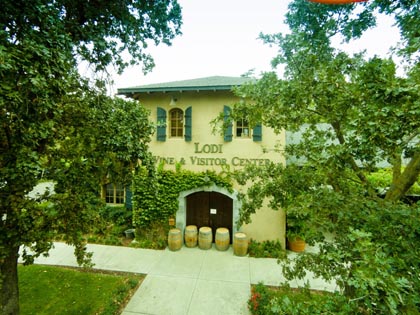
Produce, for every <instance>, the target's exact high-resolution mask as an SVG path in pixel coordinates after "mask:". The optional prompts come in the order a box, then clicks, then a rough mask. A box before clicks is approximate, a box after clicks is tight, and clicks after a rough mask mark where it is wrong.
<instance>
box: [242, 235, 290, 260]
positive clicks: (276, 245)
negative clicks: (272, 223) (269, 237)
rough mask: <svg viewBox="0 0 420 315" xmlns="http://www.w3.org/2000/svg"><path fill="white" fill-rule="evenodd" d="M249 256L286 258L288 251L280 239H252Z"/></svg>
mask: <svg viewBox="0 0 420 315" xmlns="http://www.w3.org/2000/svg"><path fill="white" fill-rule="evenodd" d="M248 252H249V256H251V257H256V258H284V257H286V251H285V250H284V248H282V246H281V244H280V242H279V241H263V242H257V241H255V240H252V239H251V241H250V243H249V247H248Z"/></svg>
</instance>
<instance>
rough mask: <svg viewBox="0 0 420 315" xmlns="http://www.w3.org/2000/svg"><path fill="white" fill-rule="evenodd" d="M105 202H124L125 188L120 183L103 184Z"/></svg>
mask: <svg viewBox="0 0 420 315" xmlns="http://www.w3.org/2000/svg"><path fill="white" fill-rule="evenodd" d="M105 202H106V203H110V204H118V205H119V204H124V202H125V190H124V186H123V185H121V184H107V185H106V186H105Z"/></svg>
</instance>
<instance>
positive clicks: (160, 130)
mask: <svg viewBox="0 0 420 315" xmlns="http://www.w3.org/2000/svg"><path fill="white" fill-rule="evenodd" d="M156 136H157V138H156V140H157V141H166V110H164V109H163V108H161V107H158V108H157V131H156Z"/></svg>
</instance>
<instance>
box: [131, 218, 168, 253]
mask: <svg viewBox="0 0 420 315" xmlns="http://www.w3.org/2000/svg"><path fill="white" fill-rule="evenodd" d="M169 229H170V226H169V225H168V223H167V222H152V223H150V224H149V225H148V226H142V227H138V228H137V229H136V240H135V242H132V243H131V244H130V246H133V247H139V248H150V249H165V248H166V247H167V245H168V232H169Z"/></svg>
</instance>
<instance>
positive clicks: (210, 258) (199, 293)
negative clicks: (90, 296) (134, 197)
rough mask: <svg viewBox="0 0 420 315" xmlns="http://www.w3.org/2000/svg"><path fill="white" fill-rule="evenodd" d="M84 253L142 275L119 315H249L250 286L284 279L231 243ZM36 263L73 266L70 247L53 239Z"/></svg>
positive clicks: (272, 264)
mask: <svg viewBox="0 0 420 315" xmlns="http://www.w3.org/2000/svg"><path fill="white" fill-rule="evenodd" d="M88 251H90V252H93V259H92V260H93V263H94V264H95V266H94V268H97V269H104V270H114V271H125V272H134V273H142V274H147V276H146V278H145V279H144V281H143V283H142V284H141V286H140V288H139V289H138V290H137V292H136V293H135V294H134V296H133V297H132V299H131V300H130V302H129V303H128V305H127V306H126V308H125V310H124V311H123V313H122V315H135V314H149V315H152V314H153V315H178V314H179V315H199V314H203V315H205V314H212V315H213V314H226V315H227V314H232V315H239V314H249V312H248V309H247V301H248V298H249V296H250V288H251V284H257V283H259V282H263V283H264V284H267V285H279V284H280V283H282V282H284V281H285V279H284V278H283V276H282V274H281V265H279V264H278V263H277V260H276V259H273V258H251V257H237V256H234V255H233V250H232V247H230V248H229V249H228V250H227V251H225V252H220V251H217V250H216V249H215V248H214V245H213V248H212V249H210V250H201V249H199V248H187V247H182V248H181V250H179V251H177V252H171V251H169V250H168V249H166V250H150V249H138V248H130V247H120V246H104V245H94V244H89V245H88ZM290 254H291V255H294V254H293V253H290ZM35 263H37V264H47V265H63V266H77V263H76V259H75V257H74V254H73V247H70V246H68V245H66V244H63V243H55V244H54V248H53V249H52V250H51V251H50V256H49V257H40V258H38V259H37V260H36V261H35ZM308 280H309V282H310V285H311V288H313V289H318V290H328V291H334V290H335V289H336V286H335V284H331V283H325V282H324V281H321V280H319V279H313V278H309V279H308ZM290 285H291V286H292V287H296V286H298V285H303V281H302V282H300V283H297V282H294V283H290Z"/></svg>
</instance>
